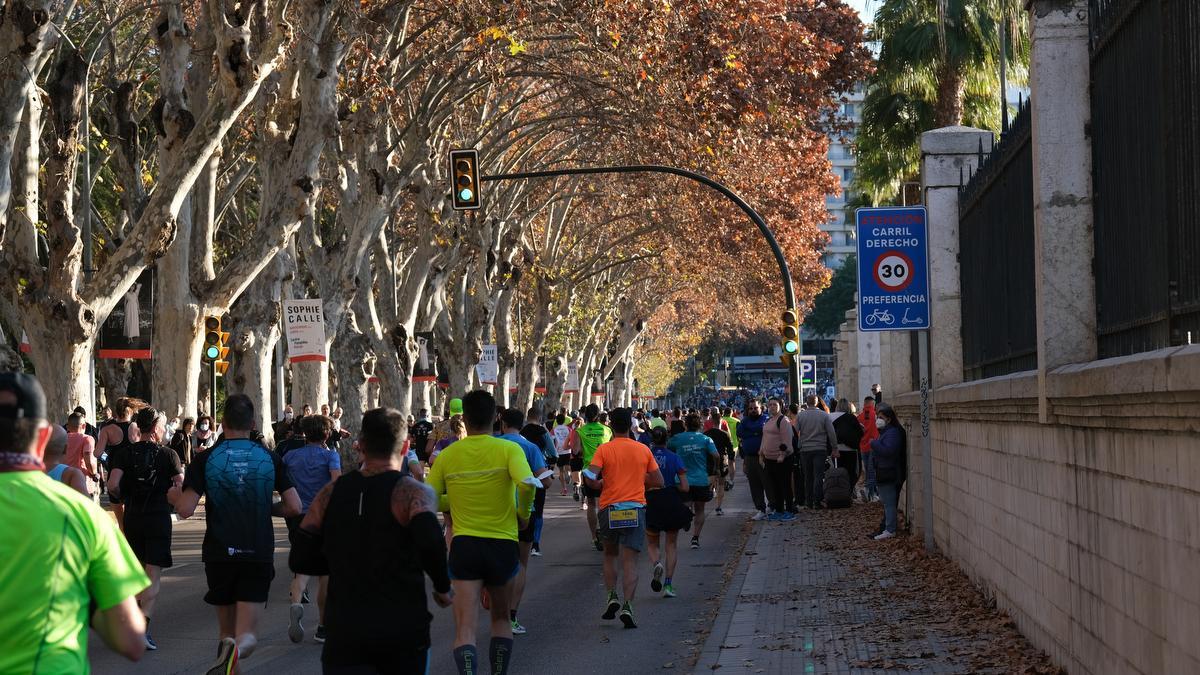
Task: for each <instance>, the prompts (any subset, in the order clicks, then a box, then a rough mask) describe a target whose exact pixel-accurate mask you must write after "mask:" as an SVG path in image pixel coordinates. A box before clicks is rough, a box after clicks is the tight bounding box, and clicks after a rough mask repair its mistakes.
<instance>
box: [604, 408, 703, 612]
mask: <svg viewBox="0 0 1200 675" xmlns="http://www.w3.org/2000/svg"><path fill="white" fill-rule="evenodd" d="M695 422H696V425H695V426H696V428H697V429H698V428H700V418H699V417H696V418H695ZM609 423H610V424H611V425H612V429H613V433H614V434H615V435H616V438H614V439H613V440H611V441H608V442H607V443H604V444H603V445H601V446H600V447H599V448H597V449H596V453H595V455H593V456H592V460H591V463H590V464H589V465H588V468H587V470H586V471H584V474H583V475H584V479H585V480H587V481H588V482H589V483H591V484H592V486H593V488H594V489H595V491H596V493H597V494H599V495H600V513H599V517H598V520H599V536H600V538H601V541H602V542H603V544H604V586H605V588H606V589H607V590H608V604H607V605H606V607H605V609H604V614H602V615H601V617H600V618H602V619H604V620H606V621H611V620H612V619H614V618H616V617H617V613H618V612H620V617H621V623H622V624H624V626H625V627H626V628H637V622H636V621H635V620H634V618H633V596H634V593H635V592H636V590H637V582H638V572H637V565H638V553H640V552H641V550H642V548H643V547H644V546H645V544H646V513H645V511H646V488H661V487H662V486H663V477H662V472H660V471H659V468H658V462H656V461H655V460H654V455H653V454H652V453H651V452H650V448H647V447H646V446H645V445H643V444H641V443H638V442H637V441H635V440H633V439H631V438H629V437H628V436H629V430H630V429H631V428H632V427H633V414H632V413H631V412H630V410H629V409H628V408H618V409H616V410H614V411H612V415H611V416H610V419H609ZM697 435H698V436H701V438H703V436H702V435H701V434H697ZM705 441H708V439H707V438H705ZM708 443H709V444H710V445H711V444H712V442H711V441H708ZM688 473H689V474H690V473H691V472H690V471H689V472H688ZM618 557H619V558H620V563H621V591H622V593H623V594H624V596H625V601H624V602H623V603H622V602H621V601H620V600H619V599H618V596H617V561H618Z"/></svg>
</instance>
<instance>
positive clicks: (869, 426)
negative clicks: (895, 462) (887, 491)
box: [858, 396, 879, 502]
mask: <svg viewBox="0 0 1200 675" xmlns="http://www.w3.org/2000/svg"><path fill="white" fill-rule="evenodd" d="M858 423H859V424H861V425H862V428H863V437H862V441H860V442H859V444H858V449H859V454H860V455H861V458H862V466H863V487H862V501H863V502H875V501H879V496H878V494H877V493H876V483H875V462H874V458H873V456H872V455H871V441H873V440H875V439H877V438H879V429H878V428H877V427H876V425H875V398H874V397H873V396H868V397H866V398H864V399H863V410H862V412H861V413H859V414H858Z"/></svg>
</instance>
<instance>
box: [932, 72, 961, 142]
mask: <svg viewBox="0 0 1200 675" xmlns="http://www.w3.org/2000/svg"><path fill="white" fill-rule="evenodd" d="M937 81H938V94H937V95H938V98H937V104H936V106H935V108H934V113H933V122H934V127H935V128H939V129H940V128H942V127H957V126H961V125H962V120H963V99H964V96H965V94H966V79H965V78H964V77H963V72H962V68H961V67H960V65H959V64H957V63H954V62H952V61H950V60H949V59H946V60H943V61H942V64H941V65H940V66H938V73H937Z"/></svg>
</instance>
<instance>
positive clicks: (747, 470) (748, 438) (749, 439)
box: [737, 399, 767, 520]
mask: <svg viewBox="0 0 1200 675" xmlns="http://www.w3.org/2000/svg"><path fill="white" fill-rule="evenodd" d="M766 422H767V418H766V417H765V416H764V415H763V414H762V407H761V405H760V404H759V402H758V401H757V400H754V399H751V400H750V401H749V402H747V403H746V414H745V416H743V417H742V419H741V420H739V421H738V425H737V435H738V450H739V454H741V456H742V473H744V474H745V475H746V485H748V486H749V487H750V499H751V500H752V501H753V502H754V508H755V510H756V511H757V513H755V514H754V517H753V518H752V520H766V518H767V500H766V499H765V495H764V494H763V487H764V485H763V483H764V481H763V465H762V460H761V459H760V458H759V450H760V448H761V446H762V438H763V425H764V424H766Z"/></svg>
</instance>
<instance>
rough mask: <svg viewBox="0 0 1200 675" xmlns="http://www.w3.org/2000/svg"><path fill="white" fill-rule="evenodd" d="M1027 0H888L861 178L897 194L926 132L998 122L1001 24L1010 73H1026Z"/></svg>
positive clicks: (878, 33) (880, 194)
mask: <svg viewBox="0 0 1200 675" xmlns="http://www.w3.org/2000/svg"><path fill="white" fill-rule="evenodd" d="M1024 18H1025V14H1024V10H1023V0H883V3H882V4H881V5H880V7H879V10H878V11H877V12H876V14H875V20H874V24H873V27H872V29H871V31H870V34H869V39H871V40H872V41H875V42H877V43H878V45H879V60H878V63H877V64H876V71H875V73H874V74H873V75H872V76H871V78H870V79H869V80H868V83H867V95H866V100H865V101H864V105H863V122H862V127H861V129H860V131H859V135H858V171H857V176H858V185H857V188H858V189H859V190H861V191H862V192H864V193H865V194H867V195H868V197H869V198H870V199H871V201H873V202H876V203H878V202H880V201H885V200H889V199H893V198H894V195H895V194H896V190H897V187H898V185H899V183H900V182H901V181H902V180H904V179H912V178H913V177H915V176H916V175H917V173H918V169H919V167H918V163H919V161H920V135H921V133H922V132H924V131H927V130H929V129H935V128H939V127H946V126H957V125H961V124H964V123H965V124H968V125H970V126H975V127H980V128H984V129H994V130H995V129H998V128H999V126H1000V109H999V106H998V105H997V104H996V102H997V101H999V100H1001V94H1000V77H999V74H1000V41H1001V38H1000V36H1001V33H1002V31H1001V30H1000V27H1001V22H1003V24H1004V26H1005V28H1006V29H1007V30H1005V31H1003V32H1004V33H1006V39H1005V50H1006V51H1005V53H1006V54H1007V55H1008V57H1009V58H1008V69H1009V76H1010V79H1011V81H1013V82H1017V83H1021V82H1023V81H1024V80H1025V78H1026V72H1027V64H1028V61H1029V47H1028V45H1029V36H1028V29H1027V28H1026V26H1027V24H1026V22H1025V20H1024Z"/></svg>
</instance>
